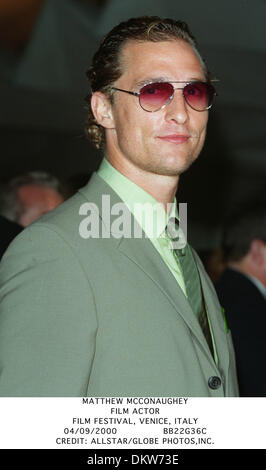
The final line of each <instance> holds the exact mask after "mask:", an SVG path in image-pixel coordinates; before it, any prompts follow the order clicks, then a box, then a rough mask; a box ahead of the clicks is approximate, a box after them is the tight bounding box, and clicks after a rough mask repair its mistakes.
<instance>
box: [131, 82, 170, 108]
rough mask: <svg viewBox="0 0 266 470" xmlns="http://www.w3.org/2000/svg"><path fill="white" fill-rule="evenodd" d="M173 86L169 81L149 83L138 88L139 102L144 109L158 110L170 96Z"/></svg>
mask: <svg viewBox="0 0 266 470" xmlns="http://www.w3.org/2000/svg"><path fill="white" fill-rule="evenodd" d="M173 92H174V87H173V85H171V84H170V83H150V84H149V85H145V86H144V87H143V88H141V90H140V95H139V102H140V105H141V107H142V108H143V109H145V111H151V112H152V111H158V110H159V109H160V108H161V107H162V106H163V105H165V104H166V103H167V102H168V101H169V100H170V98H171V96H172V95H173Z"/></svg>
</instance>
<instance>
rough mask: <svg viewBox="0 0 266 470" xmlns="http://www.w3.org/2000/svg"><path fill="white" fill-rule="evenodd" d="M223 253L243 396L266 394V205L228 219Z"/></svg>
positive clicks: (223, 296) (224, 293) (225, 298)
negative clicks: (264, 371)
mask: <svg viewBox="0 0 266 470" xmlns="http://www.w3.org/2000/svg"><path fill="white" fill-rule="evenodd" d="M223 252H224V258H225V262H226V266H227V267H226V269H225V271H224V273H223V274H222V276H221V278H220V279H219V281H218V282H217V283H216V290H217V294H218V297H219V299H220V302H221V305H222V306H223V307H224V309H225V313H226V318H227V321H228V326H229V327H230V329H231V331H232V336H233V340H234V345H235V351H236V364H237V372H238V380H239V392H240V396H243V397H265V396H266V379H265V374H264V373H261V371H263V370H265V366H266V341H265V331H266V301H265V299H266V209H265V204H261V203H260V204H256V205H251V206H249V207H245V209H244V210H243V209H241V210H238V211H237V212H236V213H234V214H233V215H232V217H230V218H229V219H228V221H227V223H226V226H225V229H224V235H223Z"/></svg>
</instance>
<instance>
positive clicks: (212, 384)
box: [208, 375, 222, 390]
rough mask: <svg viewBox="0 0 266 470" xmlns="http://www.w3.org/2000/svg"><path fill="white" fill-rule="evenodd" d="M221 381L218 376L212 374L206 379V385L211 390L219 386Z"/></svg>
mask: <svg viewBox="0 0 266 470" xmlns="http://www.w3.org/2000/svg"><path fill="white" fill-rule="evenodd" d="M221 384H222V381H221V379H220V377H217V376H215V375H214V376H212V377H210V378H209V380H208V385H209V387H210V388H211V389H212V390H217V388H219V387H221Z"/></svg>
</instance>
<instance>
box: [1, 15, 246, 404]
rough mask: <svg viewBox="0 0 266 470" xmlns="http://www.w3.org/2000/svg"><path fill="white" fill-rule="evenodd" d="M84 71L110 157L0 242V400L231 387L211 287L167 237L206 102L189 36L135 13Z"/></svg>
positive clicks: (197, 392) (210, 92)
mask: <svg viewBox="0 0 266 470" xmlns="http://www.w3.org/2000/svg"><path fill="white" fill-rule="evenodd" d="M88 78H89V81H90V85H91V89H92V97H91V100H90V104H91V108H90V111H89V116H88V123H87V129H88V134H89V135H90V136H91V137H92V139H93V141H94V143H95V144H96V145H97V146H98V147H100V146H103V145H104V146H105V153H106V159H104V160H103V162H102V165H101V167H100V169H99V171H98V174H93V175H92V177H91V179H90V182H89V184H88V185H87V186H85V187H84V188H83V189H81V190H80V191H79V192H78V193H77V195H75V196H73V197H72V198H71V199H70V200H68V201H67V202H65V203H64V204H62V205H61V206H59V207H58V208H57V209H56V210H55V211H54V212H53V213H51V214H50V215H46V216H45V217H43V218H42V219H41V220H40V221H39V222H37V223H35V224H33V225H32V226H31V228H30V230H29V229H28V230H26V231H25V233H24V236H22V237H20V239H19V240H18V242H17V244H16V245H13V247H12V250H9V253H8V255H7V257H6V259H5V264H4V266H3V268H2V272H1V273H0V274H1V285H2V287H1V295H2V304H1V315H0V332H1V338H0V358H1V370H2V376H1V379H0V392H1V395H5V394H6V395H30V396H31V395H38V396H39V395H41V396H58V395H59V396H60V395H63V396H84V395H89V396H176V395H177V396H178V395H180V396H210V397H224V396H235V395H237V393H238V391H237V382H236V374H235V363H234V353H233V348H232V342H231V338H230V334H229V333H228V332H227V331H226V329H225V327H224V322H223V318H222V313H221V308H220V305H219V303H218V299H217V296H216V294H215V290H214V288H213V286H212V285H211V282H210V281H209V279H208V277H207V275H206V273H205V272H204V269H203V267H202V264H201V263H200V261H199V259H198V257H197V255H196V254H195V253H194V252H193V251H192V250H191V249H190V248H189V247H188V245H186V246H185V247H184V246H183V248H182V249H181V248H180V247H179V248H178V247H177V246H179V245H178V243H177V244H175V237H174V235H172V234H173V233H174V231H175V229H174V227H175V225H174V222H175V219H176V218H177V217H178V214H177V212H176V209H175V206H174V205H173V202H174V198H175V193H176V189H177V185H178V180H179V175H180V174H181V173H182V172H183V171H185V170H186V169H187V168H188V167H189V166H190V165H191V163H192V162H193V161H194V160H195V159H196V158H197V156H198V154H199V152H200V150H201V148H202V146H203V143H204V138H205V133H206V126H207V120H208V108H209V107H210V106H211V103H212V100H213V97H214V89H213V88H212V87H211V84H210V83H209V81H208V72H207V70H206V66H205V64H204V62H203V61H202V59H201V58H200V55H199V53H198V52H197V49H196V45H195V41H194V39H193V37H192V36H191V34H190V32H189V30H188V28H187V26H186V24H184V23H182V22H176V21H174V20H169V19H167V20H162V19H160V18H157V17H141V18H136V19H131V20H129V21H127V22H125V23H122V24H120V25H118V26H117V27H116V28H114V29H113V30H112V31H111V32H110V33H109V34H108V35H107V36H106V37H105V38H104V40H103V41H102V43H101V45H100V48H99V50H98V51H97V52H96V54H95V56H94V59H93V63H92V66H91V68H90V70H89V73H88ZM172 82H173V85H172V84H171V83H172ZM175 82H177V83H175ZM174 87H175V90H174ZM182 90H183V91H182ZM135 204H138V207H140V208H142V210H141V211H140V212H137V211H135V210H134V205H135ZM147 204H148V205H150V206H152V207H153V206H156V205H158V206H159V209H158V211H155V212H154V213H155V214H156V217H157V219H156V220H157V223H154V220H153V216H150V214H151V213H152V211H151V212H149V211H146V210H145V207H146V205H147ZM169 204H170V206H171V207H170V211H169V212H167V211H168V209H169ZM121 205H122V206H121ZM125 208H126V210H125ZM120 211H122V212H123V213H124V215H125V218H126V219H127V221H128V223H124V224H123V223H122V226H123V225H124V230H121V227H120V225H121V224H120V221H121V220H122V219H121V217H119V213H120ZM133 211H134V215H135V218H134V217H133ZM84 216H86V217H85V218H84ZM116 216H117V217H116ZM168 218H169V221H168ZM166 220H167V222H166ZM170 222H171V223H170ZM180 224H181V220H180ZM132 226H134V235H133V236H132V233H131V235H130V234H128V228H129V227H132ZM168 226H169V230H168ZM170 227H171V229H170ZM135 229H136V232H137V235H138V236H135ZM166 229H167V230H166ZM124 232H125V233H124ZM131 232H132V231H131ZM90 235H91V236H90ZM139 235H141V236H139ZM181 241H182V240H181ZM174 247H175V249H173V248H174ZM179 252H180V253H179ZM177 256H180V259H179V258H178V257H177ZM194 258H195V259H194ZM184 261H186V263H184ZM185 264H186V265H185ZM188 267H189V270H190V272H191V273H192V275H190V276H189V275H188V269H187V268H188ZM14 272H16V273H17V276H16V279H15V278H14ZM194 281H196V282H194ZM11 291H12V293H11ZM195 294H196V295H195ZM10 312H12V313H10Z"/></svg>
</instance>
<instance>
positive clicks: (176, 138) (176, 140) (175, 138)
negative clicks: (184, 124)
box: [158, 134, 189, 144]
mask: <svg viewBox="0 0 266 470" xmlns="http://www.w3.org/2000/svg"><path fill="white" fill-rule="evenodd" d="M158 138H159V139H161V140H165V141H166V142H172V143H173V144H184V143H185V142H187V141H188V139H189V135H187V134H170V135H163V136H158Z"/></svg>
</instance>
